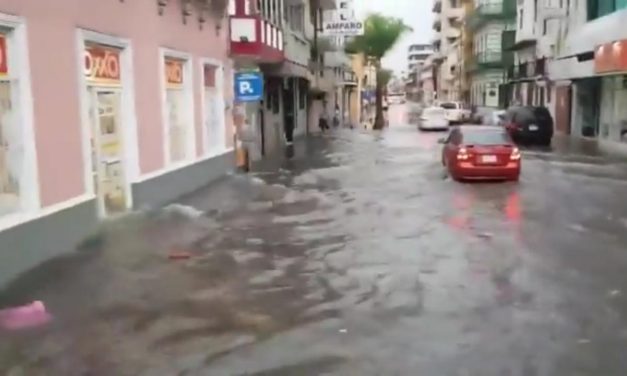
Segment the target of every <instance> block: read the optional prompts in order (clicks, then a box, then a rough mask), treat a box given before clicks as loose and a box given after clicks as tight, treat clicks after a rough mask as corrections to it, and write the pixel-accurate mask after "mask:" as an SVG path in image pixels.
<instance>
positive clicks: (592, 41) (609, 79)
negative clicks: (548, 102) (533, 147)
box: [548, 0, 627, 150]
mask: <svg viewBox="0 0 627 376" xmlns="http://www.w3.org/2000/svg"><path fill="white" fill-rule="evenodd" d="M559 5H560V4H558V7H557V9H558V11H556V13H557V14H556V17H557V19H558V25H557V26H558V27H559V34H558V36H557V43H556V46H557V47H556V54H557V58H556V59H554V60H553V61H551V62H550V63H549V66H548V70H549V75H550V77H551V79H552V80H554V82H555V86H556V96H557V101H556V123H557V129H558V131H561V132H564V133H570V134H573V135H576V136H583V137H590V138H595V139H598V140H599V141H600V144H601V145H602V146H605V147H608V148H618V149H621V150H623V147H624V145H625V143H627V106H626V105H625V103H627V55H626V51H627V28H625V24H626V23H627V2H625V1H622V0H602V1H601V0H588V1H566V2H563V3H562V4H561V5H562V7H561V8H560V7H559Z"/></svg>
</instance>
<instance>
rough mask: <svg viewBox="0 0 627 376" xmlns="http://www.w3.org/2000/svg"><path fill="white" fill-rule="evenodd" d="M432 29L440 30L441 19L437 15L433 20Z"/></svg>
mask: <svg viewBox="0 0 627 376" xmlns="http://www.w3.org/2000/svg"><path fill="white" fill-rule="evenodd" d="M433 30H435V31H437V32H440V31H441V30H442V21H440V18H439V17H436V18H435V20H433Z"/></svg>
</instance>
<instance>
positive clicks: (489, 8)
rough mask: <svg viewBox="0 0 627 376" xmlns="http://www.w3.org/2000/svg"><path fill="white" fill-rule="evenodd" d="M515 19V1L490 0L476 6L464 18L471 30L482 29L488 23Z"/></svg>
mask: <svg viewBox="0 0 627 376" xmlns="http://www.w3.org/2000/svg"><path fill="white" fill-rule="evenodd" d="M515 19H516V0H491V1H488V2H485V3H483V4H480V5H478V6H477V7H476V8H475V9H473V11H472V12H470V13H469V14H468V15H467V16H466V24H467V25H468V27H469V28H470V29H471V30H473V31H474V30H477V29H480V28H481V27H483V26H484V25H485V24H486V23H487V22H489V21H509V20H515Z"/></svg>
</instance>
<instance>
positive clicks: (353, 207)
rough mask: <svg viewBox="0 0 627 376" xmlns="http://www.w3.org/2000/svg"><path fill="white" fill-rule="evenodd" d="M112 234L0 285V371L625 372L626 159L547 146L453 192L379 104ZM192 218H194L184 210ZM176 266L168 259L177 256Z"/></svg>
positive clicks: (401, 118) (421, 139)
mask: <svg viewBox="0 0 627 376" xmlns="http://www.w3.org/2000/svg"><path fill="white" fill-rule="evenodd" d="M390 124H391V126H390V128H388V129H386V130H385V131H383V132H381V133H373V132H367V131H364V130H348V129H345V130H337V131H335V132H333V133H330V134H327V135H324V136H322V137H313V138H311V139H310V140H308V141H301V142H299V143H297V144H296V145H295V149H296V150H295V156H294V157H293V158H292V159H277V160H272V161H269V162H266V163H263V164H261V165H259V166H257V167H256V169H255V172H254V173H253V174H252V176H250V177H242V176H231V177H229V178H227V179H225V180H224V181H223V182H221V183H219V184H217V185H214V186H212V187H208V188H207V189H205V190H202V191H200V192H197V193H196V194H194V195H191V196H189V197H186V198H184V199H182V200H181V202H180V204H181V205H178V206H172V207H169V208H165V209H161V210H156V211H154V212H151V213H143V214H138V215H135V216H131V217H129V218H127V219H125V220H123V221H121V222H119V223H117V224H115V225H109V226H107V227H106V228H105V229H104V230H103V231H104V236H103V237H102V238H101V239H100V241H94V242H92V244H90V245H89V246H88V247H87V249H84V250H83V251H82V253H81V254H80V256H74V257H70V258H67V259H63V260H58V261H56V262H53V263H49V264H47V265H44V266H42V267H41V268H39V269H37V270H34V271H32V272H31V273H28V274H27V275H25V276H24V277H23V278H21V279H20V280H18V281H17V282H16V283H15V284H13V285H12V286H10V287H9V288H8V289H7V290H6V291H4V292H3V293H2V294H0V306H6V305H8V304H17V303H23V302H27V301H30V300H33V299H41V300H42V301H44V303H46V304H47V306H48V307H49V310H50V312H51V313H52V314H53V316H54V320H53V322H52V323H51V324H49V325H47V326H46V327H44V328H39V329H35V330H32V331H27V332H17V333H6V332H5V333H1V334H0V336H2V337H1V338H0V374H9V375H12V376H17V375H25V376H31V375H35V376H38V375H46V376H48V375H53V376H54V375H63V376H73V375H115V376H125V375H150V376H153V375H155V376H159V375H164V376H169V375H211V376H213V375H254V376H262V375H263V376H266V375H268V376H269V375H277V376H285V375H298V376H302V375H359V376H362V375H364V376H365V375H382V376H383V375H385V376H388V375H412V376H413V375H420V376H555V375H560V376H561V375H563V376H584V375H585V376H624V375H626V374H627V355H626V354H627V247H626V246H625V245H626V244H627V204H625V192H626V191H627V179H626V178H627V164H626V163H625V161H624V160H621V159H618V158H612V157H608V156H604V155H602V154H600V153H598V152H596V151H595V150H594V148H593V147H586V145H584V146H583V147H581V145H573V144H570V143H568V142H565V141H560V140H556V142H555V147H554V149H552V150H548V149H547V150H525V151H524V155H523V173H522V176H521V180H520V182H519V183H472V184H463V183H458V182H454V181H451V180H450V179H448V178H446V176H445V174H444V173H443V170H442V167H441V166H440V158H439V145H438V144H437V142H436V140H437V139H438V138H439V137H441V136H442V134H438V133H421V132H419V131H418V130H417V129H416V126H415V125H408V124H406V121H405V111H404V107H403V106H392V107H391V109H390ZM197 210H199V211H197ZM173 251H176V252H189V253H190V258H189V259H182V260H171V259H169V258H168V255H169V254H170V253H171V252H173Z"/></svg>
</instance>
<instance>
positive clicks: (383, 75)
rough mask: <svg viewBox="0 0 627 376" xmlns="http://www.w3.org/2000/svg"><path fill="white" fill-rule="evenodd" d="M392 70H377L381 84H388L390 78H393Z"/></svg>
mask: <svg viewBox="0 0 627 376" xmlns="http://www.w3.org/2000/svg"><path fill="white" fill-rule="evenodd" d="M392 75H393V73H392V71H391V70H390V69H383V68H381V69H379V72H377V80H378V81H379V85H381V86H382V87H383V86H386V85H387V84H388V83H389V82H390V80H391V79H392Z"/></svg>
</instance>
